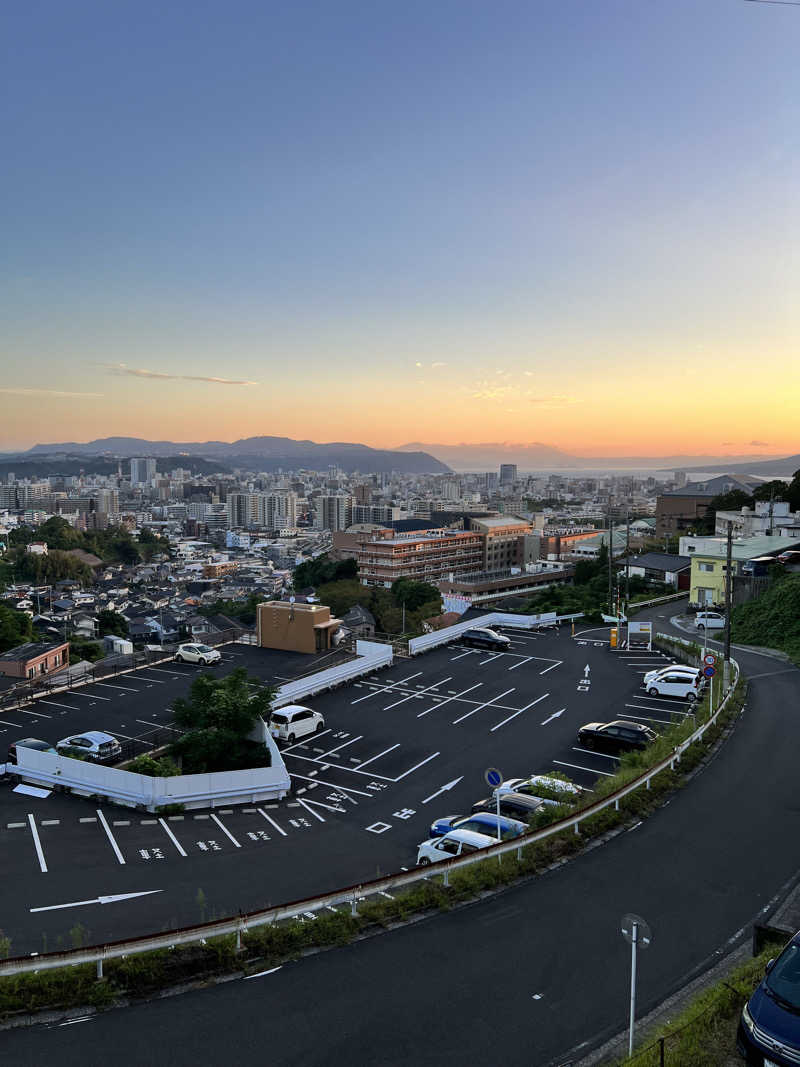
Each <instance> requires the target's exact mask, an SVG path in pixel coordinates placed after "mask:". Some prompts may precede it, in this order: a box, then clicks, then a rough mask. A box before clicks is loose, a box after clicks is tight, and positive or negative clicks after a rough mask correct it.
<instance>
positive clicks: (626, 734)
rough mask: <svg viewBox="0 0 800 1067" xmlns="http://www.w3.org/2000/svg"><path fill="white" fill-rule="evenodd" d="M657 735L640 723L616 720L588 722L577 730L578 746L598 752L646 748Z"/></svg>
mask: <svg viewBox="0 0 800 1067" xmlns="http://www.w3.org/2000/svg"><path fill="white" fill-rule="evenodd" d="M657 736H658V734H656V732H655V730H651V729H650V727H649V726H643V725H642V723H640V722H628V721H627V720H626V719H616V720H615V721H614V722H589V723H587V724H586V725H585V726H582V727H581V728H580V730H578V744H579V745H583V747H584V748H596V749H597V750H598V751H600V752H630V751H631V750H632V749H637V748H647V746H648V745H651V744H652V743H653V742H654V741H655V739H656V737H657Z"/></svg>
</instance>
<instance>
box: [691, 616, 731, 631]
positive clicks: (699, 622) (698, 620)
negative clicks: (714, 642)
mask: <svg viewBox="0 0 800 1067" xmlns="http://www.w3.org/2000/svg"><path fill="white" fill-rule="evenodd" d="M694 624H695V626H696V627H697V629H698V630H724V629H725V616H724V615H721V614H720V613H719V612H718V611H698V613H697V614H696V615H695V617H694Z"/></svg>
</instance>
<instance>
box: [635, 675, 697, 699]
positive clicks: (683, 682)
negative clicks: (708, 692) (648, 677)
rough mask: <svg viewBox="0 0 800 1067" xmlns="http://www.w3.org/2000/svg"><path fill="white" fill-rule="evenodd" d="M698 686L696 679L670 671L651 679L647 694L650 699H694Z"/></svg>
mask: <svg viewBox="0 0 800 1067" xmlns="http://www.w3.org/2000/svg"><path fill="white" fill-rule="evenodd" d="M699 688H700V686H699V683H698V681H697V678H692V677H691V676H689V675H687V674H679V673H678V672H677V671H670V672H668V673H667V674H661V675H659V676H658V678H653V679H652V681H651V682H650V683H649V684H648V686H647V692H648V693H649V694H650V696H651V697H678V698H679V699H683V700H688V699H690V698H691V699H693V700H694V699H695V698H696V697H697V693H698V690H699Z"/></svg>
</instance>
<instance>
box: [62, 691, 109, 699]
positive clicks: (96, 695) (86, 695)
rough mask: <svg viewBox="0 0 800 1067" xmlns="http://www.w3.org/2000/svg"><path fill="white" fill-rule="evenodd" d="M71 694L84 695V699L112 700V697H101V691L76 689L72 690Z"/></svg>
mask: <svg viewBox="0 0 800 1067" xmlns="http://www.w3.org/2000/svg"><path fill="white" fill-rule="evenodd" d="M70 696H73V697H83V699H84V700H111V697H101V696H100V694H99V693H78V692H77V691H76V690H73V691H72V692H70Z"/></svg>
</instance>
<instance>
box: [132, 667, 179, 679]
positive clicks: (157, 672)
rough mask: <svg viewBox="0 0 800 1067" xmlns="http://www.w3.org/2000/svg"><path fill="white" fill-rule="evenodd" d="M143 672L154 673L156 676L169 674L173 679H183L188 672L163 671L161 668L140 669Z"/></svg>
mask: <svg viewBox="0 0 800 1067" xmlns="http://www.w3.org/2000/svg"><path fill="white" fill-rule="evenodd" d="M142 670H143V671H155V672H156V674H169V675H171V676H172V677H173V678H185V677H186V675H187V674H189V673H190V672H189V671H165V670H164V668H163V667H142Z"/></svg>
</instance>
